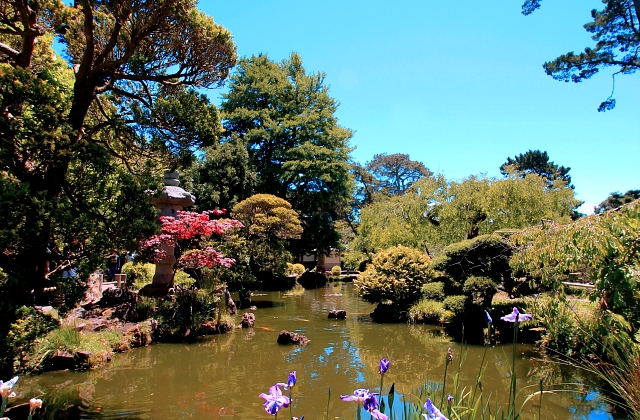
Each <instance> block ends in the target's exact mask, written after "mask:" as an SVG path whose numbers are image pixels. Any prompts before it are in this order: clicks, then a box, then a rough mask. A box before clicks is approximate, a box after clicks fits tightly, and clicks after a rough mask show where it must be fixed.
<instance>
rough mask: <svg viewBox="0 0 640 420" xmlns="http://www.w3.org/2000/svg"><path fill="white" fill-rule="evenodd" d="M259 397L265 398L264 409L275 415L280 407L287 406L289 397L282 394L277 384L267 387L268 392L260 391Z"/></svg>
mask: <svg viewBox="0 0 640 420" xmlns="http://www.w3.org/2000/svg"><path fill="white" fill-rule="evenodd" d="M259 397H260V398H264V399H265V400H266V401H265V403H264V410H265V411H266V412H267V413H269V414H271V415H272V416H275V415H276V413H277V412H278V411H280V409H282V408H287V407H289V402H290V401H289V397H286V396H284V395H282V391H280V388H278V385H274V386H272V387H271V388H269V394H265V393H262V394H260V395H259Z"/></svg>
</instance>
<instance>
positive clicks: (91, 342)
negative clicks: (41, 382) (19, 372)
mask: <svg viewBox="0 0 640 420" xmlns="http://www.w3.org/2000/svg"><path fill="white" fill-rule="evenodd" d="M122 341H123V337H122V334H121V333H120V332H118V331H111V330H103V331H91V332H85V331H78V330H77V329H75V328H72V327H70V326H63V327H61V328H58V329H55V330H53V331H51V332H49V333H48V334H47V335H45V336H44V337H42V338H41V339H39V340H38V341H37V343H36V346H35V350H34V352H33V357H32V358H33V360H35V361H36V362H37V364H38V365H41V364H42V362H43V361H44V360H45V359H46V357H47V356H49V355H50V354H53V353H55V352H57V351H61V352H68V353H71V354H75V353H77V352H79V351H87V352H90V353H91V354H93V358H90V363H91V365H96V364H99V363H101V361H102V360H104V357H103V355H104V353H105V352H107V353H111V352H112V351H113V350H114V349H115V348H117V347H118V346H119V345H120V344H121V343H122Z"/></svg>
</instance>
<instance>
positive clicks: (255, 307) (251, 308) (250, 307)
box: [249, 306, 258, 311]
mask: <svg viewBox="0 0 640 420" xmlns="http://www.w3.org/2000/svg"><path fill="white" fill-rule="evenodd" d="M249 309H250V310H252V311H257V310H258V307H257V306H249Z"/></svg>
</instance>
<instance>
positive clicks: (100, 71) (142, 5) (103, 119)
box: [0, 0, 236, 336]
mask: <svg viewBox="0 0 640 420" xmlns="http://www.w3.org/2000/svg"><path fill="white" fill-rule="evenodd" d="M195 3H196V2H195V1H191V0H189V1H177V0H162V1H159V2H147V1H143V2H123V1H115V2H84V1H83V2H62V1H28V2H27V1H19V2H3V3H2V7H1V8H0V62H1V64H0V86H2V91H1V92H0V109H1V110H2V111H1V112H0V132H2V133H3V134H2V136H0V203H2V204H9V203H10V204H11V205H10V206H7V208H11V210H10V211H7V212H3V215H2V216H1V220H0V222H1V223H0V224H1V226H2V232H1V233H0V246H1V247H2V249H3V250H5V252H3V253H2V254H1V255H0V266H1V267H2V268H3V269H4V270H5V271H6V272H7V274H9V277H10V281H9V282H8V283H7V284H6V285H5V286H7V287H8V288H9V289H10V290H7V289H5V290H3V295H4V294H5V293H4V292H9V295H10V296H11V299H12V300H13V302H9V303H6V305H7V306H8V307H9V308H8V311H4V310H3V312H2V314H1V316H0V318H1V319H2V321H1V322H0V336H3V335H4V334H6V332H7V328H8V323H9V322H11V319H10V315H11V314H12V311H13V309H15V307H16V306H20V305H22V304H26V303H31V302H32V301H33V300H32V299H31V298H32V296H31V294H30V293H31V291H32V290H33V291H34V294H35V298H36V300H37V301H38V302H42V303H47V302H48V301H49V300H50V298H51V296H50V295H49V294H48V293H47V292H45V291H44V290H45V288H48V287H49V286H51V284H50V283H48V280H49V279H53V278H54V277H55V276H56V275H59V274H60V271H61V269H60V268H61V267H63V266H64V262H65V261H69V262H70V263H77V262H78V261H80V262H81V264H80V267H79V268H80V272H81V273H85V274H84V275H88V273H90V272H92V271H93V270H94V269H95V267H96V265H98V264H97V263H98V260H100V259H101V256H102V255H104V254H105V252H106V251H110V250H111V249H118V250H122V249H134V248H135V247H136V246H137V242H138V240H139V239H140V238H141V237H144V236H148V235H151V234H152V233H153V231H154V230H155V225H154V220H155V216H156V215H155V211H154V209H153V208H152V206H151V205H150V203H149V202H148V199H147V196H146V195H145V194H144V191H145V190H147V189H155V188H156V187H157V183H156V180H155V174H156V173H157V171H158V169H159V168H160V167H162V166H164V165H171V166H176V165H180V164H184V163H188V162H189V161H191V160H192V159H193V156H194V153H195V150H196V149H197V148H199V147H203V146H206V145H209V144H212V143H213V142H214V141H216V136H217V134H218V133H219V132H220V124H219V118H218V116H217V115H218V113H217V110H216V108H215V107H213V106H211V105H210V104H209V102H208V100H207V98H206V96H205V95H203V94H200V93H197V92H196V91H195V90H194V89H195V88H208V87H213V86H219V85H221V84H222V83H223V81H224V79H225V78H226V77H227V75H228V73H229V70H230V69H231V68H232V67H233V65H234V64H235V57H236V55H235V45H234V44H233V41H232V38H231V35H230V33H229V32H228V31H227V30H225V29H224V28H223V27H221V26H219V25H216V24H215V23H214V22H213V19H211V18H210V17H208V16H206V15H205V14H203V13H202V12H200V11H198V10H197V9H196V4H195ZM54 37H56V41H57V44H58V46H59V47H60V49H62V50H63V54H64V55H65V57H68V58H69V63H65V62H63V60H61V59H60V58H59V57H58V56H57V54H56V53H55V52H54V50H53V48H52V43H53V39H54ZM76 240H77V241H78V242H77V243H75V244H74V241H76ZM72 245H73V248H74V251H73V252H71V253H69V254H68V255H66V256H64V258H63V254H64V249H65V248H68V247H71V246H72ZM56 249H58V250H63V251H62V252H60V253H56V252H55V250H56ZM71 254H73V255H71ZM56 263H61V264H58V265H57V266H56ZM47 267H49V268H54V269H55V268H59V270H57V271H56V270H51V271H49V272H48V270H47ZM2 307H3V309H4V307H5V303H3V304H2Z"/></svg>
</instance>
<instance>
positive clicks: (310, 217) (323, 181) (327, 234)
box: [221, 53, 352, 252]
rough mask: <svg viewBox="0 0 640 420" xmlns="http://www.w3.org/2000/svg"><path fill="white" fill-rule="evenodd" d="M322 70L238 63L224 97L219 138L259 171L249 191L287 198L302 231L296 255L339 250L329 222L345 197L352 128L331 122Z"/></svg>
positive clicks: (292, 61)
mask: <svg viewBox="0 0 640 420" xmlns="http://www.w3.org/2000/svg"><path fill="white" fill-rule="evenodd" d="M324 77H325V75H324V74H323V73H317V74H307V73H306V71H305V69H304V68H303V66H302V60H301V58H300V56H299V55H298V54H295V53H294V54H292V55H291V57H290V58H289V59H288V60H283V61H282V62H281V63H275V62H273V61H271V60H269V58H268V57H267V56H265V55H259V56H252V57H250V58H244V59H242V60H240V63H239V65H238V67H237V70H236V72H235V74H233V75H232V77H231V83H230V89H229V93H227V94H225V95H224V100H223V102H222V106H221V108H222V111H223V113H224V122H223V125H224V128H225V130H226V135H227V136H231V135H236V136H238V137H239V138H240V139H242V141H244V142H245V144H246V145H247V149H248V151H249V156H250V162H251V165H252V167H253V168H255V171H256V173H257V174H258V181H257V186H256V189H255V191H256V192H259V193H263V194H273V195H275V196H277V197H280V198H282V199H285V200H287V201H289V202H290V203H291V205H292V207H293V209H295V210H296V211H297V212H298V213H299V214H300V218H301V221H302V225H303V227H304V232H303V233H302V238H301V240H300V241H298V242H297V243H296V246H295V248H296V252H303V251H305V250H311V249H317V250H319V251H321V252H322V251H325V252H327V251H329V249H330V248H332V247H336V246H337V245H338V240H339V236H338V234H337V233H336V231H335V229H334V227H333V223H334V221H335V220H337V218H338V211H339V209H340V208H341V207H342V206H343V205H344V204H345V203H346V201H347V200H348V198H349V196H350V193H351V189H352V181H351V177H350V175H349V153H350V151H351V149H350V148H349V146H348V140H349V138H351V136H352V132H351V130H348V129H346V128H343V127H340V126H339V125H338V119H337V118H336V117H335V115H334V114H335V112H336V110H337V107H338V104H337V102H336V101H335V100H334V99H332V98H331V97H330V96H329V92H328V91H329V88H328V87H327V86H326V85H325V84H324Z"/></svg>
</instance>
